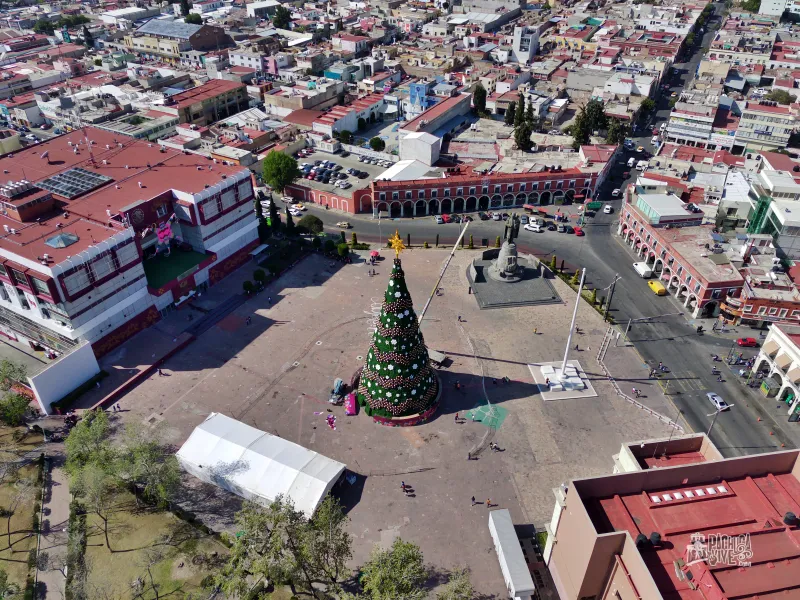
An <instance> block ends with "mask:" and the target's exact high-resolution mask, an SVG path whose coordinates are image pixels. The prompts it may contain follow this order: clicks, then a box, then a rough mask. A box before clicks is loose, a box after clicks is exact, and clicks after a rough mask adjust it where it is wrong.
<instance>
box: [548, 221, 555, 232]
mask: <svg viewBox="0 0 800 600" xmlns="http://www.w3.org/2000/svg"><path fill="white" fill-rule="evenodd" d="M556 229H557V227H556V224H555V223H553V222H552V221H549V222H548V223H547V231H556Z"/></svg>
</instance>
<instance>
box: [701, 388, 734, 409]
mask: <svg viewBox="0 0 800 600" xmlns="http://www.w3.org/2000/svg"><path fill="white" fill-rule="evenodd" d="M706 398H708V400H709V402H711V404H713V405H714V408H716V409H717V410H728V409H729V408H730V407H731V406H730V404H728V403H727V402H725V400H723V399H722V397H721V396H720V395H719V394H715V393H714V392H708V393H707V394H706Z"/></svg>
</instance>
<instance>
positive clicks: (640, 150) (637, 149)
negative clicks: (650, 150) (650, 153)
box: [636, 146, 644, 154]
mask: <svg viewBox="0 0 800 600" xmlns="http://www.w3.org/2000/svg"><path fill="white" fill-rule="evenodd" d="M636 151H637V152H639V153H640V154H641V153H642V152H644V146H638V147H637V148H636Z"/></svg>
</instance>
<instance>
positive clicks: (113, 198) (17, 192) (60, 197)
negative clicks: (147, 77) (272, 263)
mask: <svg viewBox="0 0 800 600" xmlns="http://www.w3.org/2000/svg"><path fill="white" fill-rule="evenodd" d="M0 168H2V170H3V179H4V180H5V181H6V183H5V184H3V185H0V206H2V214H0V226H2V230H0V282H2V285H0V333H2V334H3V335H6V336H7V337H10V338H12V339H15V340H19V341H22V342H27V343H30V344H31V345H32V346H36V347H44V348H47V349H50V350H52V351H54V352H56V353H58V354H60V353H63V352H66V351H69V350H71V349H72V348H74V347H76V346H77V345H79V344H80V343H82V342H83V341H87V342H89V343H90V344H92V347H93V349H94V351H95V354H97V355H102V354H104V353H106V352H108V351H109V350H111V349H113V348H114V347H116V346H117V345H119V344H120V343H122V342H123V341H124V340H125V339H127V338H128V337H130V336H131V335H133V334H135V333H137V332H138V331H140V330H141V329H144V328H145V327H147V326H149V325H150V324H152V323H154V322H155V321H157V320H158V319H159V318H160V316H161V315H162V314H166V312H169V311H171V310H173V309H174V308H175V307H176V306H178V305H180V304H182V303H183V302H185V301H187V300H188V299H189V298H191V297H192V296H193V295H194V294H195V293H196V292H197V291H198V290H202V289H205V287H207V286H209V285H212V284H213V283H215V282H216V281H219V280H220V279H222V278H223V277H225V275H227V274H228V273H229V272H231V271H232V270H233V269H234V268H236V267H237V266H238V265H240V264H241V263H242V261H243V257H244V259H246V258H248V256H247V253H248V252H249V251H250V250H251V249H252V248H253V247H254V246H255V245H256V244H257V239H258V232H257V221H256V219H255V215H254V212H253V208H252V200H253V185H252V180H251V174H250V172H249V171H248V170H247V169H243V168H241V167H238V166H225V165H222V164H215V163H213V162H211V161H210V160H209V159H207V158H205V157H202V156H197V155H193V154H184V153H182V152H177V151H174V150H167V149H166V148H159V146H158V145H155V144H149V143H147V142H143V141H138V140H134V139H131V138H120V137H118V136H115V135H114V134H113V133H112V132H108V131H104V130H100V129H94V128H87V129H86V136H85V137H84V134H83V133H82V132H80V131H76V132H72V133H70V134H68V135H65V136H60V137H57V138H53V139H51V140H49V141H47V142H44V143H42V144H41V145H39V146H37V149H36V151H33V152H17V153H15V154H10V155H6V156H5V157H3V158H0Z"/></svg>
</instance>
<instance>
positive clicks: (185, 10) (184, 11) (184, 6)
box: [180, 0, 191, 17]
mask: <svg viewBox="0 0 800 600" xmlns="http://www.w3.org/2000/svg"><path fill="white" fill-rule="evenodd" d="M180 3H181V15H183V16H184V17H185V16H187V15H188V14H189V10H190V9H191V6H190V5H189V0H180Z"/></svg>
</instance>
